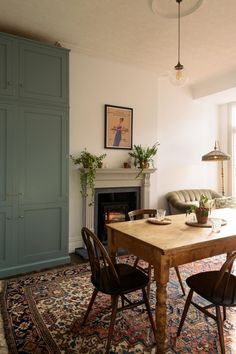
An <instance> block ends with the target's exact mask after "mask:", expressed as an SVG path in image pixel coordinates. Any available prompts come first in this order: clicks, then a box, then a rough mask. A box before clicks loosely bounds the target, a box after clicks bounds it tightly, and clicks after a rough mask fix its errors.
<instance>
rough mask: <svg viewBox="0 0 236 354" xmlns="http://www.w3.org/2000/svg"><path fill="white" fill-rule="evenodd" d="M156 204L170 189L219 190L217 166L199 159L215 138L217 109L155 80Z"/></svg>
mask: <svg viewBox="0 0 236 354" xmlns="http://www.w3.org/2000/svg"><path fill="white" fill-rule="evenodd" d="M158 92H159V95H158V140H159V141H160V143H161V146H160V151H159V157H158V188H157V197H158V205H159V206H162V207H166V204H165V203H166V202H165V198H164V196H165V194H166V193H167V192H169V191H172V190H177V189H188V188H190V189H191V188H211V189H214V190H218V191H219V185H218V182H219V181H218V173H217V172H218V170H217V168H218V166H217V164H216V163H211V162H202V161H201V157H202V155H204V154H206V153H208V152H209V151H210V150H213V148H214V142H215V140H216V139H217V137H218V109H217V106H216V105H215V104H213V103H207V101H206V100H204V101H203V100H200V99H199V100H193V99H192V97H191V95H190V92H189V91H188V89H186V88H178V87H175V86H172V85H171V84H170V83H169V81H168V79H166V78H162V79H160V80H159V90H158Z"/></svg>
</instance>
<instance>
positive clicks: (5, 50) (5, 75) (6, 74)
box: [0, 37, 17, 95]
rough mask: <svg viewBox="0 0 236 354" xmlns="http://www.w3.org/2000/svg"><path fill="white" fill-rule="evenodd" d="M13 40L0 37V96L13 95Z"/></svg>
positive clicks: (14, 48) (14, 82)
mask: <svg viewBox="0 0 236 354" xmlns="http://www.w3.org/2000/svg"><path fill="white" fill-rule="evenodd" d="M14 43H15V42H14V40H12V39H10V38H9V39H8V38H4V37H0V94H2V95H13V94H15V88H16V80H15V75H14V73H15V68H16V66H15V59H16V52H17V51H16V47H15V46H14Z"/></svg>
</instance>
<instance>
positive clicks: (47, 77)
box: [19, 43, 68, 102]
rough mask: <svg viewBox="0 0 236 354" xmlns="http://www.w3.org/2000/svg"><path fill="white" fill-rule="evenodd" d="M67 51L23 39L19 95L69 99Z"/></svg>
mask: <svg viewBox="0 0 236 354" xmlns="http://www.w3.org/2000/svg"><path fill="white" fill-rule="evenodd" d="M66 54H67V53H64V52H60V51H58V49H57V48H43V47H42V46H37V45H33V44H32V43H30V44H28V43H23V44H21V46H20V49H19V65H20V72H19V74H20V75H19V95H20V96H21V97H27V98H33V99H40V100H50V101H55V102H67V101H68V96H67V94H68V87H67V77H68V75H67V70H66V68H67V55H66Z"/></svg>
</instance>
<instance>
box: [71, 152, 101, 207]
mask: <svg viewBox="0 0 236 354" xmlns="http://www.w3.org/2000/svg"><path fill="white" fill-rule="evenodd" d="M105 157H106V154H102V155H99V156H97V155H94V154H91V153H90V152H88V151H87V150H86V149H84V150H82V151H81V153H80V155H79V156H78V157H74V156H72V155H71V159H72V161H73V162H74V164H75V165H81V166H82V167H81V169H80V184H81V191H80V192H81V194H82V196H83V197H87V196H88V190H89V189H90V190H91V201H90V203H89V205H93V202H94V189H95V177H96V168H101V167H102V161H103V160H104V158H105Z"/></svg>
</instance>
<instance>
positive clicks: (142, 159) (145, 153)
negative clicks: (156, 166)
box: [129, 142, 160, 177]
mask: <svg viewBox="0 0 236 354" xmlns="http://www.w3.org/2000/svg"><path fill="white" fill-rule="evenodd" d="M158 145H160V144H159V142H156V143H155V144H154V145H153V146H151V147H149V146H147V147H144V146H142V145H140V144H139V145H134V147H133V150H132V151H131V152H129V155H130V156H131V157H132V158H133V159H134V166H135V167H136V166H137V167H138V168H140V169H141V171H140V172H139V173H138V175H137V177H139V176H140V174H141V173H142V172H143V170H144V169H145V168H149V167H150V163H153V157H154V156H155V155H156V153H157V149H158Z"/></svg>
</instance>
